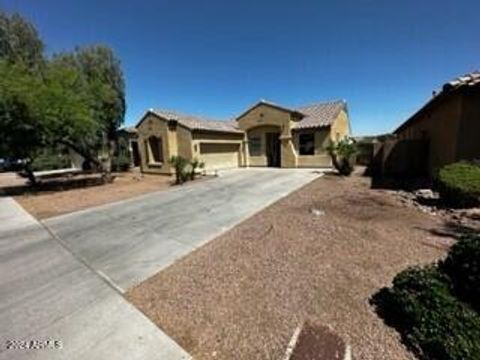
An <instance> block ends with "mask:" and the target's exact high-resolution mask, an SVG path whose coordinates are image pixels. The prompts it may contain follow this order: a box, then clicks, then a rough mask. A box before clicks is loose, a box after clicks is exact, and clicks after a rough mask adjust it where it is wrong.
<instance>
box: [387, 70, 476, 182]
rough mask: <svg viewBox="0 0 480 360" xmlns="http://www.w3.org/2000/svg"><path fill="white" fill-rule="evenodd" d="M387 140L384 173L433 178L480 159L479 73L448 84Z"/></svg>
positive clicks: (473, 73)
mask: <svg viewBox="0 0 480 360" xmlns="http://www.w3.org/2000/svg"><path fill="white" fill-rule="evenodd" d="M394 134H395V135H396V140H393V141H386V142H385V143H384V146H383V149H382V151H383V153H382V154H381V156H382V157H383V159H382V160H381V163H382V168H383V171H382V173H384V174H390V175H399V174H406V175H430V176H431V175H434V174H435V172H436V170H438V169H439V168H440V167H442V166H444V165H446V164H449V163H452V162H456V161H460V160H472V159H479V158H480V141H479V136H480V72H478V71H476V72H472V73H470V74H467V75H465V76H462V77H459V78H457V79H455V80H453V81H450V82H448V83H446V84H445V85H444V86H443V88H442V90H441V91H440V92H439V93H438V94H437V93H434V96H433V97H432V99H430V100H429V101H428V102H427V103H426V104H425V105H424V106H423V107H422V108H421V109H420V110H418V111H417V112H416V113H415V114H414V115H412V116H411V117H410V118H409V119H408V120H407V121H405V122H404V123H403V124H402V125H400V126H399V127H398V129H396V130H395V131H394Z"/></svg>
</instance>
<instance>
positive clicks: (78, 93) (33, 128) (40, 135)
mask: <svg viewBox="0 0 480 360" xmlns="http://www.w3.org/2000/svg"><path fill="white" fill-rule="evenodd" d="M89 101H90V99H89V97H88V96H87V92H86V88H85V84H84V83H83V81H82V77H81V74H79V73H78V72H77V71H76V70H74V69H72V68H68V67H66V66H63V65H59V64H48V65H47V66H46V68H45V70H44V71H43V72H42V76H39V75H38V74H35V73H32V72H31V71H29V69H27V67H26V66H25V65H24V64H23V63H20V64H12V63H9V62H7V61H5V60H0V138H1V139H2V147H3V149H2V151H3V154H1V155H2V156H11V157H14V158H18V159H23V160H24V161H25V169H24V170H25V172H26V175H27V177H28V178H29V180H30V182H31V183H32V184H36V179H35V176H34V174H33V171H32V168H31V164H32V162H33V160H34V159H35V157H36V156H37V155H38V153H39V152H40V151H41V150H42V149H44V148H46V147H55V146H58V145H63V146H67V147H70V148H79V145H78V144H81V143H82V142H85V141H88V139H89V138H92V137H93V136H95V133H96V132H97V129H98V124H97V123H96V122H95V121H94V120H93V117H92V116H91V105H90V103H89ZM83 155H85V156H87V157H88V156H89V155H88V154H85V153H84V154H83Z"/></svg>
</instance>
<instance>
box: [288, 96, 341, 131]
mask: <svg viewBox="0 0 480 360" xmlns="http://www.w3.org/2000/svg"><path fill="white" fill-rule="evenodd" d="M341 110H346V102H345V101H343V100H338V101H332V102H325V103H317V104H312V105H308V106H302V107H299V108H297V111H298V112H300V113H301V114H303V115H304V116H305V117H304V118H303V119H302V120H300V121H299V122H297V123H296V124H295V127H294V128H295V129H308V128H316V127H325V126H330V125H332V123H333V122H334V121H335V119H336V118H337V116H338V114H339V113H340V111H341Z"/></svg>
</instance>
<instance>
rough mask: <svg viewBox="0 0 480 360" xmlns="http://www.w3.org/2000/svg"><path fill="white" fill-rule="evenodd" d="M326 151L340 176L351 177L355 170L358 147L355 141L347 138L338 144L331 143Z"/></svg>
mask: <svg viewBox="0 0 480 360" xmlns="http://www.w3.org/2000/svg"><path fill="white" fill-rule="evenodd" d="M326 150H327V151H328V153H329V154H330V157H331V158H332V162H333V166H334V167H335V169H337V171H338V172H339V174H340V175H345V176H349V175H350V174H351V173H352V172H353V170H354V169H355V155H356V154H357V152H358V150H357V146H356V144H355V142H354V141H353V139H351V138H348V137H345V138H344V139H342V140H340V141H338V142H336V143H335V142H331V143H330V145H328V146H327V148H326Z"/></svg>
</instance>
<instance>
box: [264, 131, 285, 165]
mask: <svg viewBox="0 0 480 360" xmlns="http://www.w3.org/2000/svg"><path fill="white" fill-rule="evenodd" d="M265 151H266V155H267V166H270V167H280V166H281V164H282V159H281V148H280V132H266V133H265Z"/></svg>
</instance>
